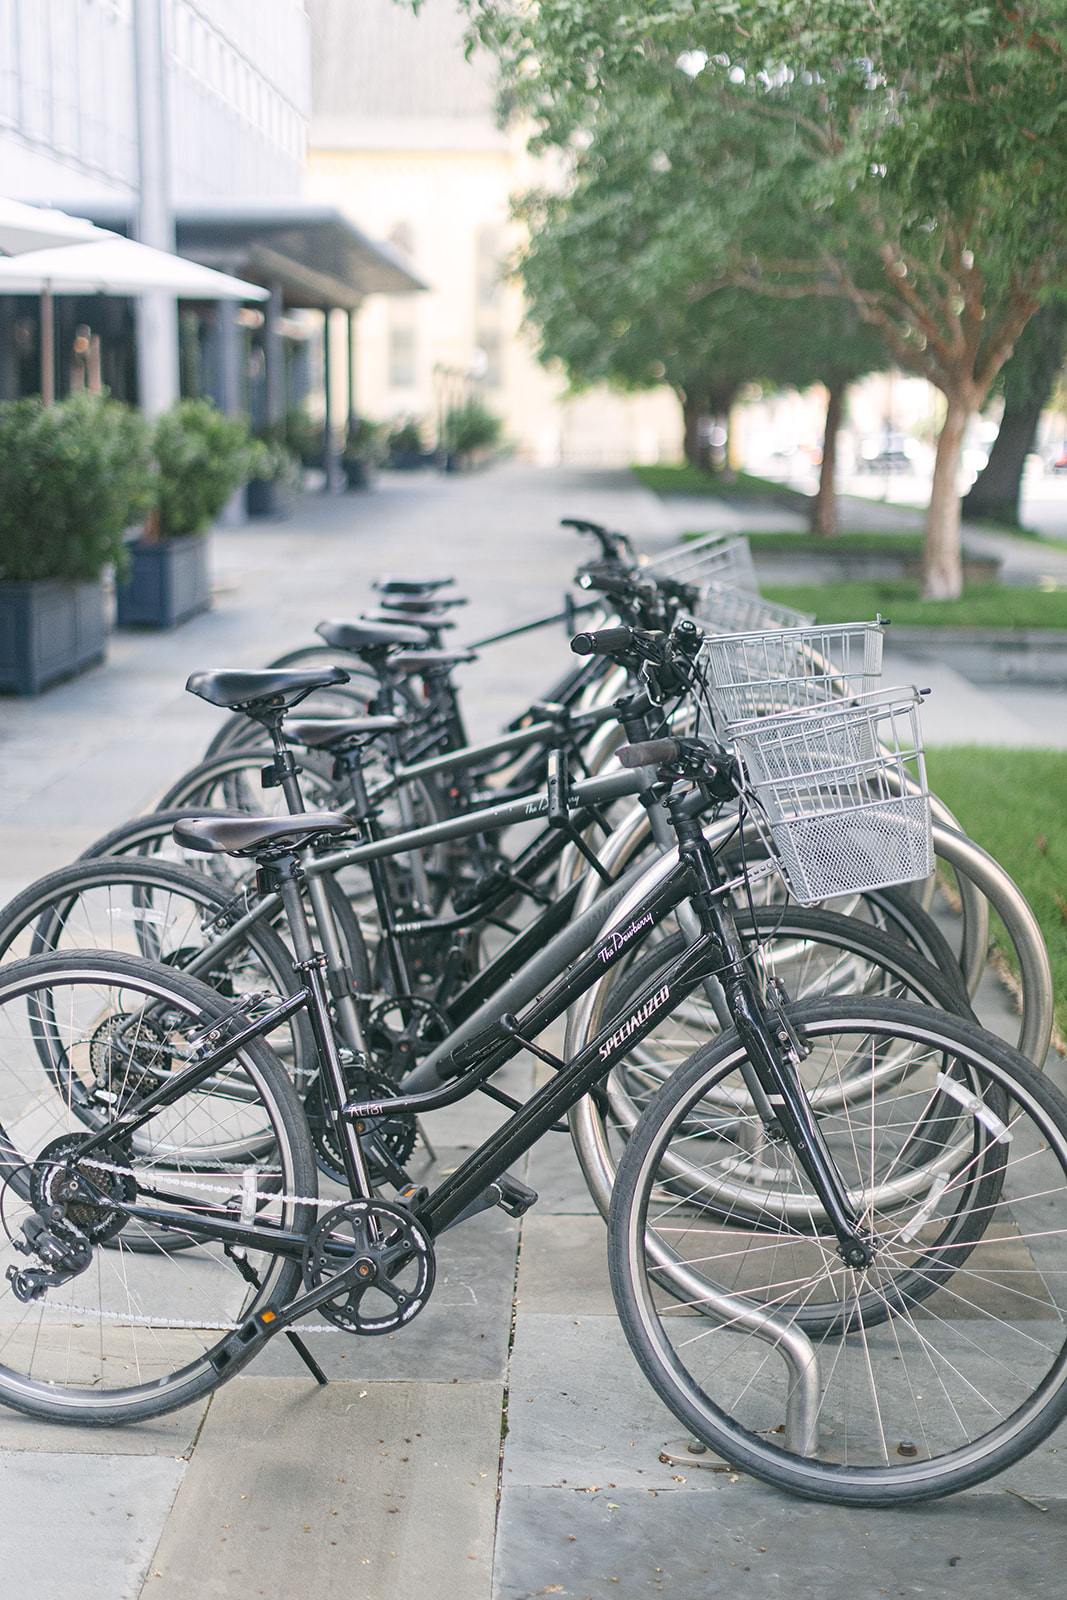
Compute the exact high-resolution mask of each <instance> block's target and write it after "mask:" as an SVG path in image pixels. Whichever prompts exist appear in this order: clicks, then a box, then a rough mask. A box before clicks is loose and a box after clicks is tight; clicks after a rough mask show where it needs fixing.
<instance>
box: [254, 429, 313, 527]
mask: <svg viewBox="0 0 1067 1600" xmlns="http://www.w3.org/2000/svg"><path fill="white" fill-rule="evenodd" d="M303 487H304V474H303V472H302V471H301V467H300V462H299V461H298V460H297V458H296V456H294V454H293V452H292V450H290V449H289V448H288V446H287V445H284V444H282V443H281V442H280V441H279V440H277V439H271V438H260V439H258V440H257V441H256V451H255V455H254V456H253V458H252V476H251V477H250V478H249V480H248V490H247V495H246V503H247V506H248V515H249V516H250V517H277V518H279V519H281V518H284V517H291V516H292V514H293V508H294V506H295V504H296V497H297V495H298V494H299V493H300V491H301V490H302V489H303Z"/></svg>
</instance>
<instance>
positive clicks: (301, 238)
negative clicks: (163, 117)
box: [92, 200, 429, 311]
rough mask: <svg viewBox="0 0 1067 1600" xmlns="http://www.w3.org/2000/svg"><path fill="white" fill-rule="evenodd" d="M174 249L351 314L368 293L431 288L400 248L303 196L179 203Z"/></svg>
mask: <svg viewBox="0 0 1067 1600" xmlns="http://www.w3.org/2000/svg"><path fill="white" fill-rule="evenodd" d="M92 220H93V221H94V222H96V223H98V224H99V225H100V226H101V227H105V228H121V229H124V230H126V231H130V232H132V229H133V221H134V219H133V215H132V213H128V212H126V211H124V210H122V209H121V208H118V209H109V208H99V207H97V208H95V209H94V210H93V217H92ZM174 221H175V228H176V232H177V246H178V253H179V254H180V255H183V256H188V257H189V258H190V259H191V260H193V261H199V262H201V263H202V264H203V265H204V266H205V267H215V268H216V269H217V270H218V271H220V272H228V273H230V274H231V276H234V277H238V278H246V279H248V280H249V281H250V282H252V283H260V284H262V285H263V286H264V287H265V288H270V287H272V286H273V285H274V284H279V283H280V284H281V286H282V294H283V298H284V301H285V304H286V306H287V307H295V306H310V307H312V308H313V309H315V310H318V311H331V310H334V309H338V310H345V311H355V310H357V309H358V308H359V306H360V305H361V304H362V303H363V300H364V299H365V298H366V296H367V295H369V294H417V293H419V292H420V291H421V290H424V289H426V288H428V287H429V285H427V284H426V283H424V282H423V281H422V279H421V278H419V277H417V276H416V274H415V273H414V272H413V271H412V269H411V267H410V266H408V265H407V263H406V262H405V261H404V259H403V257H402V256H401V255H400V253H399V251H397V250H394V248H393V246H392V245H390V244H386V243H385V242H384V241H382V240H378V239H371V238H370V237H369V236H368V235H367V234H365V233H364V232H363V230H362V229H361V228H358V227H357V226H356V224H355V223H354V222H352V221H350V220H349V218H348V217H346V216H345V215H344V213H343V212H341V211H338V210H337V209H336V207H334V206H326V205H317V204H313V203H311V202H307V201H302V200H281V201H273V202H272V201H263V200H248V201H241V200H236V201H225V202H220V203H219V204H218V205H205V204H199V205H197V206H195V207H192V206H178V207H176V208H175V213H174Z"/></svg>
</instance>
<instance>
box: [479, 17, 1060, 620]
mask: <svg viewBox="0 0 1067 1600" xmlns="http://www.w3.org/2000/svg"><path fill="white" fill-rule="evenodd" d="M467 5H468V10H469V12H470V14H471V18H472V26H473V27H474V29H475V30H476V31H477V34H478V36H479V37H480V38H481V40H482V41H483V42H484V43H486V44H488V45H489V46H490V47H491V48H492V49H493V50H495V52H496V54H497V56H498V59H499V61H500V63H501V68H502V74H503V79H504V83H505V85H506V89H507V93H508V95H509V96H510V97H511V98H512V100H513V101H514V102H515V103H516V104H517V105H518V106H520V107H521V108H522V110H523V111H524V112H525V113H526V114H528V115H529V116H531V117H532V118H533V119H534V121H535V126H536V128H537V130H538V135H539V137H540V139H541V141H542V142H550V143H555V144H558V145H561V146H563V147H564V148H568V149H571V150H578V149H580V148H581V145H582V144H583V143H585V144H588V141H589V139H590V137H591V136H592V137H594V138H595V135H596V130H597V127H598V122H599V120H600V119H601V118H603V117H604V115H605V114H607V113H608V109H609V108H610V106H611V104H612V102H613V101H615V100H618V98H619V97H620V96H624V95H626V94H633V93H637V94H647V95H649V96H651V98H652V100H654V101H655V100H656V99H657V97H659V99H658V104H659V107H660V110H661V111H662V108H663V105H664V103H665V102H664V85H665V84H669V85H670V89H669V92H668V93H667V97H666V98H667V101H668V102H669V104H670V105H671V106H672V107H677V108H678V111H679V115H680V117H681V120H682V121H683V122H684V120H685V118H686V117H688V118H689V119H691V120H692V122H693V124H694V126H699V125H700V123H701V114H700V109H699V108H700V107H702V106H704V105H707V106H711V105H712V104H714V105H715V106H716V107H717V113H718V115H719V116H720V118H729V119H731V121H730V123H729V125H728V126H729V127H731V128H732V130H733V137H732V138H727V139H725V140H724V141H723V143H722V144H721V146H719V147H717V148H716V150H715V152H714V154H713V156H712V157H711V158H710V160H709V163H708V173H709V178H712V179H713V183H705V184H704V185H702V186H701V185H694V188H693V192H692V194H691V196H690V203H689V204H684V203H683V204H682V205H681V208H680V209H679V211H678V213H677V215H676V217H675V218H674V219H673V223H672V226H670V227H668V228H667V229H665V231H664V233H663V235H662V248H663V249H664V250H670V249H674V250H677V251H678V252H679V254H680V255H681V256H682V258H683V259H684V260H685V261H686V262H687V263H689V264H690V265H695V264H696V262H697V260H699V266H700V272H699V274H698V275H695V276H694V277H693V279H692V283H693V285H694V290H693V291H692V292H699V289H700V288H701V287H703V288H704V289H705V290H706V291H707V292H708V293H709V294H710V293H712V292H714V291H717V290H718V289H719V288H721V287H723V286H724V285H725V284H727V283H729V284H733V285H738V286H747V287H750V288H753V289H755V290H758V291H759V292H761V293H764V294H767V295H770V296H777V297H779V298H792V297H800V296H828V295H834V296H840V297H843V298H845V299H848V300H850V301H851V303H852V304H853V305H854V306H855V307H856V309H857V311H858V313H859V315H860V316H862V317H863V318H864V319H865V320H866V321H868V322H869V323H870V324H872V325H873V326H875V327H877V328H878V329H879V331H880V333H881V335H882V337H883V338H884V340H885V341H886V345H887V347H888V349H889V351H890V352H891V354H892V356H893V358H894V359H895V360H896V361H897V362H898V363H899V364H900V365H901V366H902V367H904V368H905V369H906V370H909V371H912V372H915V373H917V374H919V375H921V376H923V377H926V378H928V379H929V380H930V381H931V382H933V383H934V384H936V385H937V387H938V388H940V389H941V390H942V392H943V393H944V394H945V396H946V400H947V418H946V424H945V428H944V430H943V433H942V436H941V439H940V441H939V448H938V461H937V467H936V469H935V478H934V487H933V494H932V498H931V506H930V512H929V516H928V520H927V552H926V562H925V582H926V592H927V593H928V595H930V596H933V597H936V596H948V595H950V594H953V593H956V592H958V589H959V584H960V568H959V538H958V534H959V499H958V495H957V493H956V488H955V474H956V467H957V464H958V458H959V447H960V443H961V441H962V436H963V430H964V427H965V425H966V422H967V420H968V418H969V417H970V415H971V414H972V413H973V412H974V410H976V409H977V408H978V407H979V406H980V405H981V404H982V402H983V400H984V399H985V396H986V395H987V394H988V392H989V388H990V385H991V384H992V383H993V381H994V379H995V377H996V375H997V372H998V371H999V369H1000V367H1001V365H1002V364H1003V362H1004V361H1005V360H1006V359H1007V357H1008V355H1009V354H1010V352H1011V349H1012V347H1013V344H1014V341H1015V339H1016V338H1017V337H1018V335H1019V333H1020V331H1021V330H1022V328H1023V327H1024V326H1025V324H1026V322H1027V321H1028V319H1029V318H1030V316H1032V314H1033V313H1034V311H1035V310H1036V309H1037V307H1038V305H1039V304H1040V303H1041V301H1042V299H1043V297H1044V296H1045V295H1046V294H1047V293H1048V292H1049V289H1050V286H1052V285H1055V284H1056V283H1057V282H1058V281H1059V280H1060V278H1061V277H1062V274H1063V265H1064V253H1065V242H1067V186H1065V183H1064V178H1065V176H1067V173H1065V170H1064V169H1065V165H1067V139H1065V137H1064V134H1065V132H1067V96H1065V95H1064V91H1063V67H1064V48H1065V44H1067V0H1022V3H1019V4H1015V5H1011V6H1009V5H1007V4H1003V3H997V4H988V5H982V4H973V3H970V0H539V3H538V4H537V5H536V6H532V5H519V4H515V3H514V0H467ZM683 78H684V79H686V80H687V82H688V85H689V87H688V88H685V87H684V86H683V87H682V88H681V89H679V88H678V85H679V83H680V80H681V79H683ZM724 125H725V124H724ZM787 223H788V226H786V224H787Z"/></svg>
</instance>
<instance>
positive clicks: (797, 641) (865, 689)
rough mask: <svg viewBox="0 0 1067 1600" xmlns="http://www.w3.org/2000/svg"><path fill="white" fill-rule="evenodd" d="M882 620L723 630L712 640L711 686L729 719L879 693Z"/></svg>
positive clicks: (708, 651) (708, 653)
mask: <svg viewBox="0 0 1067 1600" xmlns="http://www.w3.org/2000/svg"><path fill="white" fill-rule="evenodd" d="M882 635H883V630H882V628H881V626H880V625H879V623H877V622H854V623H844V624H835V625H833V626H827V627H823V628H813V627H801V628H781V629H778V630H777V631H767V630H763V629H761V630H760V631H759V632H752V631H749V632H745V633H740V632H739V633H732V634H721V635H719V636H718V637H714V636H713V637H711V638H709V639H707V640H706V641H705V643H704V646H703V651H702V655H703V661H704V665H705V667H706V669H707V674H708V679H709V692H710V695H711V699H712V702H713V704H714V706H715V709H716V711H717V712H718V713H719V714H720V716H721V717H722V719H723V720H724V721H725V722H738V721H740V720H742V719H743V718H746V717H760V716H771V715H774V714H776V713H778V712H782V711H799V710H802V709H803V708H804V707H806V706H819V705H824V704H826V702H828V701H834V700H843V699H848V698H851V697H852V696H854V695H858V694H872V693H873V692H874V691H875V690H876V689H877V688H878V686H879V684H880V682H881V676H882Z"/></svg>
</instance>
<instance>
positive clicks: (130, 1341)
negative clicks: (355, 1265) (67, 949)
mask: <svg viewBox="0 0 1067 1600" xmlns="http://www.w3.org/2000/svg"><path fill="white" fill-rule="evenodd" d="M223 1010H225V1006H224V1003H223V1002H221V1001H220V1000H219V997H218V995H217V994H215V993H214V991H213V990H211V989H209V988H208V987H207V986H206V985H205V984H201V983H198V982H196V981H195V980H194V979H191V978H188V977H185V976H184V975H183V974H181V973H177V972H170V971H168V970H167V969H166V968H161V967H158V966H155V965H154V964H152V963H150V962H146V961H141V960H138V959H137V958H136V957H125V956H117V955H113V954H78V953H75V954H71V955H67V954H61V955H50V956H42V957H39V958H34V959H31V960H29V961H23V962H14V963H12V964H11V965H10V966H7V967H5V968H4V969H3V971H2V974H0V1118H2V1124H3V1125H2V1127H0V1185H2V1202H3V1204H2V1214H3V1223H4V1233H5V1237H4V1239H3V1241H2V1242H0V1257H2V1261H0V1401H3V1402H4V1403H6V1404H7V1405H11V1406H13V1407H15V1408H16V1409H17V1410H20V1411H25V1412H28V1413H30V1414H31V1415H33V1416H38V1417H48V1418H52V1419H55V1420H58V1421H63V1422H73V1423H85V1424H108V1423H115V1422H127V1421H135V1420H140V1419H143V1418H145V1417H152V1416H158V1415H161V1414H162V1413H164V1412H167V1411H172V1410H174V1409H176V1408H177V1407H179V1406H183V1405H187V1404H188V1403H189V1402H191V1401H193V1400H195V1399H197V1398H199V1397H200V1396H202V1395H204V1394H206V1393H208V1392H209V1391H210V1390H211V1389H213V1388H214V1387H215V1386H216V1385H217V1384H218V1383H219V1382H220V1371H219V1370H218V1369H217V1368H216V1366H215V1364H214V1358H216V1357H217V1356H218V1353H219V1348H220V1346H221V1345H222V1344H223V1343H224V1342H225V1340H226V1339H227V1337H228V1335H229V1332H230V1331H231V1330H232V1329H233V1328H234V1327H235V1326H236V1325H239V1324H240V1323H241V1322H243V1320H244V1319H245V1318H246V1317H248V1316H249V1315H251V1314H252V1313H253V1312H257V1311H264V1310H266V1309H268V1308H272V1309H277V1308H278V1307H280V1306H281V1305H282V1304H284V1303H285V1302H286V1300H287V1299H288V1298H291V1296H292V1294H293V1293H294V1292H295V1290H296V1288H297V1284H298V1281H299V1272H300V1268H299V1262H298V1261H297V1260H292V1259H288V1258H286V1257H283V1256H282V1255H278V1254H274V1253H272V1252H271V1251H270V1250H265V1251H260V1252H257V1251H255V1250H252V1249H249V1250H248V1251H247V1253H245V1254H243V1255H242V1256H241V1258H240V1259H237V1255H236V1253H227V1251H226V1250H225V1249H224V1248H223V1247H222V1246H221V1245H219V1244H216V1243H211V1242H204V1241H202V1240H200V1239H199V1238H198V1236H197V1235H196V1234H195V1232H194V1231H193V1229H192V1228H191V1227H190V1226H189V1225H190V1223H191V1222H192V1220H193V1219H195V1218H205V1217H207V1218H210V1217H212V1216H218V1217H220V1218H226V1219H228V1220H229V1221H230V1222H233V1221H236V1220H237V1219H238V1218H242V1217H243V1218H245V1219H246V1220H252V1219H254V1220H255V1222H256V1223H257V1224H259V1225H262V1226H264V1227H266V1228H270V1229H273V1230H276V1231H280V1230H283V1229H284V1230H286V1232H289V1233H295V1234H297V1235H301V1234H305V1233H307V1232H308V1231H309V1229H310V1226H311V1221H312V1219H313V1210H312V1206H311V1205H310V1204H308V1201H313V1200H314V1197H315V1193H316V1191H315V1163H314V1159H313V1156H312V1151H311V1143H310V1139H309V1137H308V1131H307V1123H306V1121H305V1119H304V1116H303V1112H302V1111H301V1108H300V1104H299V1101H298V1100H297V1098H296V1092H295V1090H294V1089H293V1087H292V1085H291V1083H290V1082H289V1079H288V1077H287V1076H286V1074H285V1071H284V1069H283V1068H282V1066H281V1064H280V1063H279V1062H278V1061H277V1060H276V1058H275V1057H274V1055H273V1053H272V1052H271V1051H270V1050H269V1049H268V1048H267V1047H266V1046H264V1045H262V1044H259V1043H257V1044H253V1045H251V1046H248V1047H246V1048H245V1049H243V1050H242V1051H241V1053H240V1055H239V1056H238V1057H237V1058H236V1059H235V1060H234V1061H233V1062H231V1063H230V1064H229V1065H228V1066H226V1067H223V1068H220V1069H219V1070H218V1071H217V1072H216V1073H215V1074H214V1076H213V1078H212V1080H211V1084H210V1088H202V1089H193V1090H190V1091H188V1092H186V1093H184V1094H182V1095H181V1096H180V1097H178V1098H177V1099H175V1100H174V1102H173V1103H172V1104H170V1105H165V1106H161V1107H159V1109H158V1110H157V1111H156V1113H155V1114H154V1115H153V1116H152V1118H151V1119H150V1120H149V1121H148V1122H147V1123H146V1124H145V1125H144V1126H143V1127H142V1128H141V1129H140V1130H139V1132H138V1134H137V1136H136V1138H135V1139H134V1140H133V1141H130V1140H122V1139H118V1138H117V1139H116V1140H115V1141H114V1142H113V1143H110V1144H106V1145H104V1146H103V1147H99V1146H98V1147H97V1148H96V1149H95V1151H94V1152H93V1153H91V1154H88V1155H86V1157H85V1158H84V1159H83V1160H81V1161H79V1158H78V1149H79V1147H80V1146H81V1145H82V1144H84V1143H86V1141H87V1140H88V1139H89V1137H90V1134H89V1133H88V1132H87V1130H86V1125H85V1121H84V1120H83V1117H82V1115H81V1113H80V1112H79V1111H78V1110H77V1109H72V1104H71V1102H72V1099H73V1097H74V1096H73V1090H74V1086H75V1084H78V1085H81V1086H82V1088H83V1089H86V1088H87V1087H88V1086H89V1085H90V1084H92V1085H95V1086H97V1089H98V1091H99V1093H101V1094H104V1095H106V1097H107V1098H108V1099H109V1101H110V1103H111V1105H112V1106H113V1108H114V1111H115V1112H118V1111H120V1110H122V1109H123V1108H124V1107H128V1106H131V1105H134V1104H135V1103H136V1101H137V1098H138V1096H139V1095H140V1093H141V1084H142V1082H147V1083H148V1084H149V1085H150V1087H152V1088H155V1087H158V1086H159V1084H160V1083H162V1082H165V1080H166V1077H167V1076H168V1075H170V1074H172V1073H175V1072H178V1071H180V1070H181V1069H182V1068H183V1067H184V1066H185V1065H186V1064H187V1062H188V1058H189V1052H190V1048H191V1046H190V1036H191V1035H192V1034H194V1033H195V1032H197V1031H198V1030H200V1029H202V1028H204V1027H205V1026H206V1025H208V1023H209V1021H210V1019H212V1018H214V1017H217V1016H218V1015H219V1013H220V1012H221V1011H223ZM45 1017H46V1018H47V1019H48V1020H47V1026H46V1027H44V1028H42V1026H41V1019H42V1018H45ZM42 1052H44V1053H45V1054H47V1056H48V1058H49V1063H48V1070H47V1071H46V1072H44V1073H42V1072H41V1055H42ZM101 1085H103V1087H102V1088H100V1086H101ZM72 1177H73V1178H75V1179H77V1180H84V1185H83V1186H81V1188H80V1192H79V1193H75V1194H74V1195H73V1197H72V1189H75V1190H77V1189H78V1188H79V1183H77V1182H76V1183H74V1184H72V1182H71V1180H72ZM130 1207H147V1208H150V1209H151V1211H152V1213H153V1216H152V1218H151V1219H147V1218H144V1217H141V1218H138V1217H135V1216H132V1215H130V1213H129V1208H130ZM42 1214H44V1215H45V1216H46V1217H47V1220H48V1228H49V1232H50V1233H51V1234H52V1235H53V1236H54V1238H55V1239H56V1241H57V1242H58V1245H59V1246H60V1247H62V1249H63V1250H64V1251H65V1252H67V1254H68V1256H69V1261H67V1262H66V1265H68V1266H69V1265H71V1264H73V1265H74V1266H75V1267H76V1270H75V1271H74V1273H73V1274H72V1275H70V1276H69V1277H68V1278H67V1279H66V1280H65V1281H64V1278H63V1275H62V1274H60V1275H59V1278H58V1281H56V1280H53V1279H51V1278H50V1277H49V1275H48V1274H47V1273H46V1274H45V1281H44V1284H43V1287H42V1290H41V1292H40V1294H39V1295H38V1296H37V1297H36V1298H30V1299H28V1300H27V1299H26V1298H24V1297H23V1298H20V1296H19V1295H18V1294H16V1293H15V1288H16V1285H17V1284H18V1283H19V1280H18V1279H17V1278H15V1280H14V1282H13V1281H12V1279H11V1278H10V1277H9V1276H8V1272H9V1269H12V1268H13V1269H14V1271H15V1273H18V1272H19V1271H22V1272H25V1271H26V1270H27V1269H31V1270H39V1269H40V1268H41V1267H42V1261H41V1259H40V1258H39V1257H38V1256H37V1255H35V1254H33V1253H31V1252H28V1251H27V1250H19V1249H17V1248H16V1242H17V1243H18V1244H22V1245H24V1246H26V1245H27V1244H28V1242H29V1241H30V1239H31V1237H32V1234H33V1232H34V1227H35V1220H34V1219H35V1218H40V1217H41V1215H42ZM27 1222H29V1224H30V1229H29V1231H28V1232H27V1231H25V1230H24V1228H23V1224H24V1223H27ZM22 1287H23V1290H25V1279H23V1280H22ZM241 1365H242V1362H241V1361H240V1359H236V1360H234V1361H232V1362H228V1363H227V1364H226V1376H227V1377H228V1376H229V1375H230V1374H231V1372H232V1371H235V1370H237V1369H238V1368H239V1367H240V1366H241Z"/></svg>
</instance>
